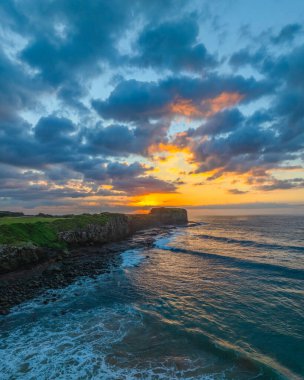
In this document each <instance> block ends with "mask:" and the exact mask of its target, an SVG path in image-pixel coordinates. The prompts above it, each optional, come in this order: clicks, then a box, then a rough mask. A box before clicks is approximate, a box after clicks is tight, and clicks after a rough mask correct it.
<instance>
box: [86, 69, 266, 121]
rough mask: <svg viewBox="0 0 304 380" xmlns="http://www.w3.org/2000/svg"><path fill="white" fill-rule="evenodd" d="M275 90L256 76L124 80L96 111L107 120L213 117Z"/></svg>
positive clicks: (96, 103) (98, 102)
mask: <svg viewBox="0 0 304 380" xmlns="http://www.w3.org/2000/svg"><path fill="white" fill-rule="evenodd" d="M272 89H273V87H272V85H271V83H270V82H269V81H257V80H255V79H254V78H253V77H251V78H248V79H246V78H244V77H242V76H218V75H214V74H212V75H209V76H207V77H206V78H205V79H200V78H195V77H193V78H192V77H188V76H178V77H169V78H166V79H163V80H160V81H159V82H140V81H137V80H134V79H133V80H127V81H125V80H123V81H121V82H120V83H119V84H118V85H117V86H116V87H115V88H114V90H113V91H112V93H111V94H110V96H109V97H108V98H107V99H106V100H98V99H94V100H93V101H92V106H93V108H94V109H95V110H96V111H97V112H98V113H99V115H100V116H102V117H103V118H105V119H113V120H117V121H123V122H134V123H136V122H142V121H147V120H151V119H156V120H157V119H161V118H165V117H172V116H174V115H180V114H182V115H185V116H191V117H193V118H197V117H198V118H202V117H207V116H210V115H212V114H214V113H216V112H219V111H221V110H222V109H225V108H227V107H228V108H229V107H231V106H233V105H235V104H237V103H239V102H241V101H242V102H244V103H246V102H249V101H251V100H253V99H257V98H260V97H262V96H264V95H266V94H268V93H269V92H270V91H271V90H272Z"/></svg>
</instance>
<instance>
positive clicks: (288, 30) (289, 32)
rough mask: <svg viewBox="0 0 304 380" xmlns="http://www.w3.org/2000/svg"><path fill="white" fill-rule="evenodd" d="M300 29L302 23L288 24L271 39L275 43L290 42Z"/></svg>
mask: <svg viewBox="0 0 304 380" xmlns="http://www.w3.org/2000/svg"><path fill="white" fill-rule="evenodd" d="M301 31H302V25H300V24H288V25H286V26H284V27H283V28H282V29H281V30H280V32H279V33H278V34H277V35H276V36H274V37H272V38H271V41H272V42H273V43H274V44H276V45H279V44H285V43H290V42H292V41H293V40H294V39H295V37H296V35H297V34H299V33H300V32H301Z"/></svg>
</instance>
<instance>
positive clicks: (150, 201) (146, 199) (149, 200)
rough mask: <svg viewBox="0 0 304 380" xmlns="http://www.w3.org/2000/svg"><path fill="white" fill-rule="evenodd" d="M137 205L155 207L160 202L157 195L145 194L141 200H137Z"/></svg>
mask: <svg viewBox="0 0 304 380" xmlns="http://www.w3.org/2000/svg"><path fill="white" fill-rule="evenodd" d="M135 205H136V206H142V207H155V206H159V205H160V203H159V201H158V200H157V199H156V196H153V195H145V196H143V197H141V198H140V200H138V201H136V202H135Z"/></svg>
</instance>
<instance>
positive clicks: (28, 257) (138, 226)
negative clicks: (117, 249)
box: [0, 208, 188, 274]
mask: <svg viewBox="0 0 304 380" xmlns="http://www.w3.org/2000/svg"><path fill="white" fill-rule="evenodd" d="M99 215H104V216H106V218H105V219H104V220H105V221H104V223H97V222H96V218H95V219H94V218H93V217H92V218H90V217H88V220H89V222H86V223H85V224H84V225H82V226H81V227H79V226H78V227H73V228H72V227H66V228H67V229H65V230H63V231H59V232H58V233H57V237H58V240H59V241H60V242H63V243H65V244H63V246H64V245H66V246H84V245H98V244H103V243H109V242H113V241H118V240H122V239H124V238H126V237H128V236H130V235H131V234H132V233H134V232H136V231H139V230H143V229H147V228H152V227H158V226H162V225H169V224H170V225H177V224H186V223H187V222H188V218H187V211H186V210H184V209H176V208H155V209H152V210H151V212H150V213H149V214H145V215H124V214H110V213H109V214H107V213H106V214H99ZM94 220H95V223H94ZM61 253H62V250H60V249H55V248H48V247H44V246H43V247H37V246H35V245H34V244H32V245H23V246H13V245H2V246H0V274H1V273H7V272H11V271H14V270H20V269H24V268H27V267H29V266H33V265H36V264H38V263H41V262H44V261H48V260H53V259H55V260H56V259H57V258H59V257H60V255H61Z"/></svg>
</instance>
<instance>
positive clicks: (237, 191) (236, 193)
mask: <svg viewBox="0 0 304 380" xmlns="http://www.w3.org/2000/svg"><path fill="white" fill-rule="evenodd" d="M228 193H230V194H234V195H242V194H246V193H248V191H244V190H239V189H228Z"/></svg>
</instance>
